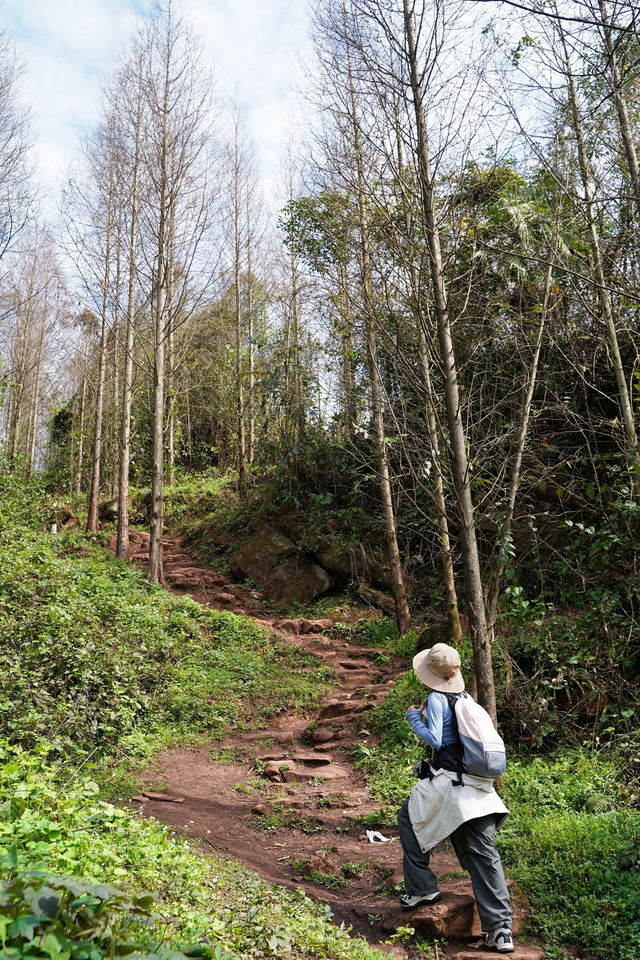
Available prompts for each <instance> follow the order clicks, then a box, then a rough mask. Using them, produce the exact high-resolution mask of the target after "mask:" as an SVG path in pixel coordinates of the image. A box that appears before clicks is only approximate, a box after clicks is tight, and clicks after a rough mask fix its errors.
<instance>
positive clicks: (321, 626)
mask: <svg viewBox="0 0 640 960" xmlns="http://www.w3.org/2000/svg"><path fill="white" fill-rule="evenodd" d="M275 626H276V627H277V629H278V630H283V631H284V632H285V633H293V634H295V635H296V636H298V635H299V634H308V633H313V634H319V633H324V632H325V630H330V629H331V627H332V626H333V620H329V619H325V620H306V619H303V618H295V619H294V618H289V619H285V620H279V621H277V622H276V624H275Z"/></svg>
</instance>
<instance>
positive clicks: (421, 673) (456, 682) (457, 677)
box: [413, 643, 464, 693]
mask: <svg viewBox="0 0 640 960" xmlns="http://www.w3.org/2000/svg"><path fill="white" fill-rule="evenodd" d="M413 669H414V670H415V673H416V676H417V678H418V680H421V681H422V683H424V685H425V686H426V687H431V689H432V690H439V691H440V692H441V693H462V691H463V690H464V679H463V677H462V674H461V673H460V654H459V653H458V651H457V650H454V648H453V647H450V646H449V645H448V644H447V643H436V644H434V646H433V647H431V649H430V650H421V651H420V653H416V655H415V657H414V658H413Z"/></svg>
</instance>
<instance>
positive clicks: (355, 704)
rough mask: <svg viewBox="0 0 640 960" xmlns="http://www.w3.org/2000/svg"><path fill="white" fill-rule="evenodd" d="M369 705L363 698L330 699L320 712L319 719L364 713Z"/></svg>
mask: <svg viewBox="0 0 640 960" xmlns="http://www.w3.org/2000/svg"><path fill="white" fill-rule="evenodd" d="M368 706H369V704H368V703H365V702H364V701H363V700H330V701H329V703H327V704H326V705H325V706H324V707H323V708H322V710H321V711H320V713H319V714H318V720H326V719H329V718H331V717H345V716H349V715H351V714H356V713H362V712H363V711H364V710H366V709H367V707H368Z"/></svg>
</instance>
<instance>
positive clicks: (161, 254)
mask: <svg viewBox="0 0 640 960" xmlns="http://www.w3.org/2000/svg"><path fill="white" fill-rule="evenodd" d="M172 31H173V23H172V19H171V8H170V7H169V8H168V19H167V54H166V63H165V75H164V92H163V97H162V107H161V110H162V142H161V151H160V170H159V171H158V175H159V179H160V196H159V211H158V212H159V218H158V268H157V270H158V272H157V277H156V309H155V323H154V364H153V466H152V479H151V522H150V525H149V533H150V537H149V572H148V575H147V577H148V579H149V581H150V582H151V583H157V582H158V581H159V580H160V581H161V580H162V579H163V570H162V532H163V525H164V408H165V338H166V308H167V282H168V276H167V267H168V264H167V254H168V251H167V241H168V237H167V231H168V226H169V224H168V223H167V206H168V202H167V201H168V195H169V183H168V175H169V109H170V107H169V89H170V78H171V63H172V61H171V43H172Z"/></svg>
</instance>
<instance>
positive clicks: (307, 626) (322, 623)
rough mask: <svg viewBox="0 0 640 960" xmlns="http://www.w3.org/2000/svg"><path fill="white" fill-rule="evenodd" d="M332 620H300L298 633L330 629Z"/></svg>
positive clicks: (322, 631) (321, 631)
mask: <svg viewBox="0 0 640 960" xmlns="http://www.w3.org/2000/svg"><path fill="white" fill-rule="evenodd" d="M332 626H333V620H328V619H326V620H301V621H300V633H324V632H325V630H331V627H332Z"/></svg>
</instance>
